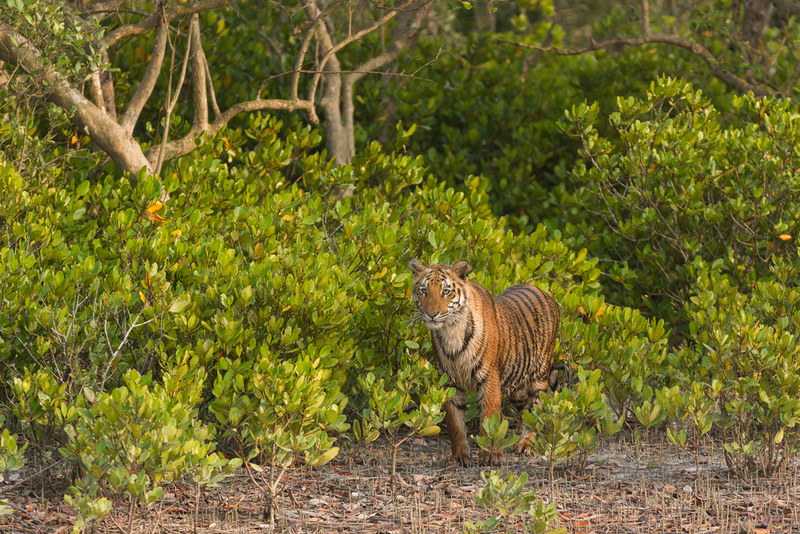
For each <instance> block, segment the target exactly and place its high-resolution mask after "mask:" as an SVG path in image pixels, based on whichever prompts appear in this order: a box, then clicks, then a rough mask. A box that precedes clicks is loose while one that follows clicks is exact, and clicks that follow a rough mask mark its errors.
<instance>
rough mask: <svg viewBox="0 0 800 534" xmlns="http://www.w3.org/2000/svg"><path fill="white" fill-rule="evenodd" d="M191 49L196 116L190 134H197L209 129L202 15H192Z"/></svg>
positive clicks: (190, 25) (190, 26)
mask: <svg viewBox="0 0 800 534" xmlns="http://www.w3.org/2000/svg"><path fill="white" fill-rule="evenodd" d="M189 28H190V31H189V49H190V50H191V58H192V97H193V103H194V104H193V105H194V118H193V119H192V129H191V130H190V131H189V135H196V134H198V133H200V132H203V131H205V130H207V129H208V93H207V92H206V56H205V54H204V53H203V43H202V42H201V41H200V17H199V16H198V15H197V14H194V15H192V20H191V22H190V24H189Z"/></svg>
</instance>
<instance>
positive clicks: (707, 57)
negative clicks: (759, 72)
mask: <svg viewBox="0 0 800 534" xmlns="http://www.w3.org/2000/svg"><path fill="white" fill-rule="evenodd" d="M497 41H499V42H501V43H506V44H511V45H514V46H519V47H522V48H529V49H532V50H540V51H542V52H555V53H556V54H558V55H560V56H577V55H580V54H585V53H587V52H593V51H596V50H602V49H606V48H611V47H615V46H632V47H633V46H643V45H646V44H668V45H671V46H677V47H678V48H683V49H685V50H688V51H690V52H691V53H693V54H694V55H696V56H697V57H699V58H700V59H702V60H703V61H705V62H706V64H707V65H708V67H709V68H710V69H711V73H712V74H713V75H714V77H715V78H717V79H719V80H720V81H722V82H723V83H724V84H725V85H727V86H728V87H731V88H732V89H735V90H737V91H739V92H742V93H746V92H748V91H752V92H753V94H755V95H756V96H777V97H783V96H784V93H783V92H782V91H774V90H772V89H769V88H765V87H762V86H759V85H755V84H752V83H750V82H748V81H747V80H744V79H742V78H739V77H738V76H736V75H735V74H733V73H731V72H729V71H727V70H725V69H723V68H722V67H721V66H720V64H719V62H718V61H717V58H716V57H714V54H712V53H711V52H710V51H709V50H708V49H707V48H705V47H704V46H702V45H700V44H698V43H696V42H694V41H692V40H690V39H687V38H685V37H681V36H680V35H673V34H668V33H653V34H650V35H647V36H644V35H642V36H639V37H638V38H636V39H630V38H627V37H615V38H613V39H607V40H605V41H601V42H599V43H597V42H594V41H592V42H591V44H590V45H589V46H587V47H585V48H581V49H577V50H564V49H562V48H559V47H557V46H544V47H542V46H535V45H529V44H527V43H522V42H519V41H507V40H505V39H497Z"/></svg>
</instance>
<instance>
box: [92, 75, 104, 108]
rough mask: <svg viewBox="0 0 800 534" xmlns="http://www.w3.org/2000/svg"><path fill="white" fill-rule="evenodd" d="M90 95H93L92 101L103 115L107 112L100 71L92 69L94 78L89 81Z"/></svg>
mask: <svg viewBox="0 0 800 534" xmlns="http://www.w3.org/2000/svg"><path fill="white" fill-rule="evenodd" d="M89 93H90V94H91V95H92V101H93V102H94V105H95V106H97V107H98V108H99V109H100V110H101V111H103V113H105V111H106V101H105V99H104V98H103V84H102V82H101V81H100V69H99V68H94V69H92V77H91V78H90V80H89Z"/></svg>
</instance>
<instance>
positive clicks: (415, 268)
mask: <svg viewBox="0 0 800 534" xmlns="http://www.w3.org/2000/svg"><path fill="white" fill-rule="evenodd" d="M408 268H409V269H411V272H412V273H414V276H419V275H421V274H422V273H424V272H425V271H426V270H427V269H428V268H427V267H425V266H424V265H422V262H421V261H419V260H418V259H417V258H411V260H409V262H408Z"/></svg>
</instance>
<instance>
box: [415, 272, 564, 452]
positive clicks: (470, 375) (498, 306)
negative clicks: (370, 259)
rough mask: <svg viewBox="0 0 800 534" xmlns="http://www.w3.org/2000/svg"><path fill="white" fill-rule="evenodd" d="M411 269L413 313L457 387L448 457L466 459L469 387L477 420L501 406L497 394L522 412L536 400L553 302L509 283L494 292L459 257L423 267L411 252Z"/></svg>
mask: <svg viewBox="0 0 800 534" xmlns="http://www.w3.org/2000/svg"><path fill="white" fill-rule="evenodd" d="M408 267H409V269H411V273H412V275H413V286H412V299H413V301H414V305H415V306H416V310H417V314H416V315H415V317H416V318H417V319H418V320H421V321H422V322H424V323H425V325H426V326H427V327H428V329H429V330H430V331H431V341H432V345H433V349H434V352H435V353H436V356H437V367H438V370H439V372H440V373H442V372H444V373H447V382H446V384H447V385H448V386H449V387H453V388H455V390H456V392H455V395H454V396H453V397H452V398H451V399H450V400H448V401H447V402H446V403H445V406H444V409H445V423H446V425H447V432H448V434H449V436H450V447H451V458H452V460H453V461H455V462H456V463H459V464H461V465H468V464H470V463H471V459H470V448H469V442H468V440H467V430H466V425H465V412H466V408H467V397H466V393H467V392H469V391H477V393H478V405H479V407H480V417H481V419H480V420H481V423H482V422H483V421H484V420H485V419H486V418H489V417H491V416H492V415H493V414H495V413H499V412H500V396H501V393H502V392H505V393H506V394H507V396H508V398H509V399H510V400H511V402H512V404H513V405H514V407H515V408H516V409H517V410H519V411H520V412H521V411H523V410H526V409H529V408H530V407H531V405H532V403H533V402H534V401H538V396H539V393H540V392H542V391H545V390H546V389H547V387H548V385H549V380H550V372H551V369H552V367H553V348H554V346H555V342H556V339H557V337H558V332H559V328H560V312H559V308H558V304H557V303H556V301H555V300H554V299H553V297H551V296H550V295H548V294H547V293H545V292H544V291H542V290H541V289H539V288H537V287H534V286H530V285H515V286H511V287H509V288H508V289H506V290H505V291H504V292H503V293H501V294H500V295H498V296H497V297H492V295H491V294H490V293H489V291H487V290H486V289H485V288H484V287H482V286H481V285H479V284H477V283H475V282H473V281H471V280H469V279H468V278H467V275H468V274H469V273H470V272H471V270H472V268H471V267H470V264H469V263H468V262H466V261H464V260H461V261H459V262H457V263H455V264H453V265H443V264H435V265H428V266H425V265H423V264H422V263H421V262H420V261H419V260H418V259H416V258H413V259H411V260H410V261H409V263H408ZM481 433H482V434H483V435H485V430H484V429H483V424H481ZM502 456H503V453H502V451H493V452H488V451H484V450H482V451H481V452H480V454H479V460H480V462H481V463H496V462H498V461H499V460H500V459H501V458H502Z"/></svg>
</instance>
